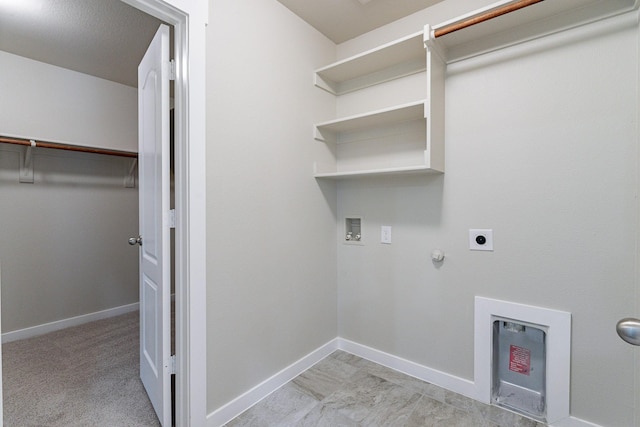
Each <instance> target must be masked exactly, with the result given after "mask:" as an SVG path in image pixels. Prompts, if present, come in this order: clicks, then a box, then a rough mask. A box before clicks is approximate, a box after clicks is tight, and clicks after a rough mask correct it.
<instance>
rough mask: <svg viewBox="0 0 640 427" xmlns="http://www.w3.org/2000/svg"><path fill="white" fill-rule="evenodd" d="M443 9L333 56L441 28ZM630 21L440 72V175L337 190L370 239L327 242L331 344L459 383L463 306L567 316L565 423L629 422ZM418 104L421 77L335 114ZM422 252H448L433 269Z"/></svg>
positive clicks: (633, 74) (465, 347)
mask: <svg viewBox="0 0 640 427" xmlns="http://www.w3.org/2000/svg"><path fill="white" fill-rule="evenodd" d="M452 3H453V2H445V4H441V5H440V6H438V8H437V10H436V8H434V11H433V12H431V11H429V10H426V11H423V12H420V13H419V14H416V15H415V16H412V17H409V18H407V19H405V20H403V21H402V22H397V23H394V24H392V25H389V26H387V27H385V28H382V29H380V30H377V31H374V32H373V33H371V34H368V35H366V36H364V37H361V38H359V39H357V40H353V41H351V42H347V43H345V44H344V45H341V46H339V52H340V54H341V55H349V54H352V53H353V50H355V48H356V47H357V49H363V48H370V47H373V46H375V45H376V44H378V43H380V42H381V41H382V40H384V39H385V38H386V40H387V41H388V40H393V39H394V38H396V37H400V36H402V35H404V34H410V33H411V32H414V31H419V30H420V28H421V26H422V25H423V24H424V23H426V22H432V23H437V22H440V21H441V20H442V19H444V18H447V17H446V16H444V15H445V13H444V11H445V7H446V6H447V4H452ZM476 7H477V6H476ZM468 10H469V9H468ZM456 13H459V12H456ZM451 16H454V15H451ZM635 18H636V17H635V14H634V16H626V17H622V18H617V19H614V20H611V21H606V22H601V23H597V24H594V25H590V26H588V27H584V28H578V29H575V30H572V31H569V32H567V33H562V34H558V35H555V36H551V37H547V38H542V39H540V40H538V41H534V42H530V43H525V44H522V45H519V46H515V47H513V48H509V49H505V50H502V51H498V52H495V53H492V54H487V55H484V56H480V57H476V58H473V59H468V60H465V61H461V62H458V63H455V64H450V65H449V67H448V72H447V80H446V145H445V150H446V172H445V174H444V175H442V176H430V177H413V178H392V179H372V180H361V181H348V182H342V183H340V184H339V186H338V224H341V222H342V221H343V218H344V216H346V215H362V216H364V231H363V233H364V236H365V238H367V237H370V238H371V240H373V242H370V243H367V244H365V245H364V246H350V245H344V244H342V243H338V313H339V322H338V324H339V334H338V335H339V336H341V337H343V338H346V339H349V340H353V341H355V342H357V343H360V344H364V345H367V346H370V347H373V348H376V349H379V350H382V351H385V352H388V353H391V354H393V355H396V356H399V357H402V358H405V359H408V360H411V361H414V362H417V363H419V364H422V365H424V366H427V367H430V368H433V369H437V370H440V371H442V372H445V373H448V374H452V375H455V376H459V377H462V378H466V379H469V380H472V381H473V374H474V367H473V353H474V336H473V328H474V324H473V321H474V318H473V312H474V306H473V303H474V296H476V295H479V296H484V297H491V298H496V299H501V300H507V301H513V302H517V303H524V304H530V305H537V306H542V307H548V308H553V309H560V310H566V311H569V312H571V313H572V316H573V329H572V332H573V336H572V343H571V345H572V357H571V363H572V372H571V414H572V415H573V416H576V417H578V418H582V419H584V420H588V421H592V422H595V423H598V424H601V425H611V426H614V425H615V426H628V425H634V421H633V411H634V410H633V408H634V406H635V405H637V401H635V400H634V377H633V375H629V373H630V372H632V370H633V366H634V359H633V349H632V347H631V346H628V345H626V344H625V343H623V342H622V341H621V340H620V339H619V338H618V337H617V336H616V333H615V324H616V322H617V320H619V319H620V318H622V317H626V316H629V315H632V314H634V313H637V311H636V309H637V306H636V300H635V297H634V296H635V295H637V292H636V283H637V277H636V276H637V274H636V270H637V254H636V245H637V231H638V227H637V216H638V202H637V200H636V195H637V189H638V130H637V125H638V27H637V19H635ZM423 91H424V83H423V81H421V80H420V79H407V80H406V81H404V82H393V83H390V84H388V85H383V86H382V87H376V88H371V89H370V90H367V91H365V92H366V93H362V94H354V95H353V96H348V97H345V98H344V99H342V100H341V101H339V104H338V110H339V111H340V113H341V114H345V115H346V114H355V113H358V112H361V111H366V110H367V109H369V108H370V106H371V103H372V102H376V103H380V104H384V103H385V102H390V103H391V104H393V103H399V102H402V101H403V97H406V98H407V99H406V100H405V102H408V101H410V100H413V99H414V98H409V97H410V96H415V95H412V94H415V93H421V92H423ZM376 106H377V105H376ZM381 225H390V226H392V227H393V233H392V235H393V243H392V244H391V245H381V244H380V243H379V237H378V236H379V235H380V226H381ZM339 228H340V227H339ZM470 228H492V229H493V230H494V246H495V251H494V252H471V251H469V249H468V230H469V229H470ZM340 237H341V236H339V237H338V238H339V239H340ZM435 248H440V249H442V250H444V251H445V253H446V259H445V261H444V263H443V264H442V265H441V266H437V265H434V264H433V263H432V262H431V259H430V253H431V251H432V250H433V249H435ZM636 392H637V390H636ZM636 396H637V395H636Z"/></svg>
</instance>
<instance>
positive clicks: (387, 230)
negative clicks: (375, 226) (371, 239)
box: [380, 225, 391, 245]
mask: <svg viewBox="0 0 640 427" xmlns="http://www.w3.org/2000/svg"><path fill="white" fill-rule="evenodd" d="M380 243H384V244H386V245H390V244H391V226H389V225H383V226H382V227H380Z"/></svg>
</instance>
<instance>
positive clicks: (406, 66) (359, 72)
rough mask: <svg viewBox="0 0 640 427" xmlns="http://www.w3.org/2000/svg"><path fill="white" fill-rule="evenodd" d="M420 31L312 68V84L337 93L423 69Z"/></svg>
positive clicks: (423, 58)
mask: <svg viewBox="0 0 640 427" xmlns="http://www.w3.org/2000/svg"><path fill="white" fill-rule="evenodd" d="M423 34H424V33H423V32H422V31H420V32H418V33H415V34H411V35H409V36H406V37H403V38H401V39H398V40H395V41H392V42H390V43H387V44H384V45H382V46H379V47H376V48H375V49H371V50H368V51H366V52H362V53H360V54H358V55H354V56H352V57H349V58H346V59H343V60H341V61H338V62H335V63H333V64H331V65H328V66H326V67H323V68H320V69H318V70H316V71H315V77H316V78H315V84H316V86H318V87H320V88H322V89H325V90H327V91H329V92H331V93H334V94H336V95H340V94H343V93H347V92H350V91H353V90H357V89H361V88H363V87H366V86H370V85H374V84H377V83H381V82H384V81H388V80H392V79H394V78H400V77H403V76H406V75H410V74H413V73H417V72H420V71H424V70H425V69H426V61H425V58H426V52H425V48H424V37H423ZM385 70H387V71H388V72H385ZM349 82H351V84H349Z"/></svg>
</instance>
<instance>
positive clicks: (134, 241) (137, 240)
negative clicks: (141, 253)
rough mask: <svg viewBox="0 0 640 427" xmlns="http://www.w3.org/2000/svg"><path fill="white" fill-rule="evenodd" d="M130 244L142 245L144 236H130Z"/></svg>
mask: <svg viewBox="0 0 640 427" xmlns="http://www.w3.org/2000/svg"><path fill="white" fill-rule="evenodd" d="M129 244H130V245H131V246H135V245H140V246H142V236H138V237H129Z"/></svg>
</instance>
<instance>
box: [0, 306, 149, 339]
mask: <svg viewBox="0 0 640 427" xmlns="http://www.w3.org/2000/svg"><path fill="white" fill-rule="evenodd" d="M135 310H138V303H137V302H136V303H133V304H128V305H122V306H120V307H115V308H109V309H107V310H102V311H96V312H95V313H89V314H83V315H82V316H76V317H70V318H68V319H62V320H57V321H55V322H50V323H45V324H43V325H37V326H32V327H30V328H24V329H18V330H17V331H11V332H7V333H4V334H2V343H3V344H4V343H8V342H11V341H17V340H23V339H26V338H32V337H35V336H38V335H43V334H46V333H49V332H54V331H59V330H60V329H65V328H70V327H72V326H78V325H82V324H84V323H89V322H93V321H96V320H101V319H106V318H108V317H114V316H119V315H120V314H125V313H129V312H131V311H135Z"/></svg>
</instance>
